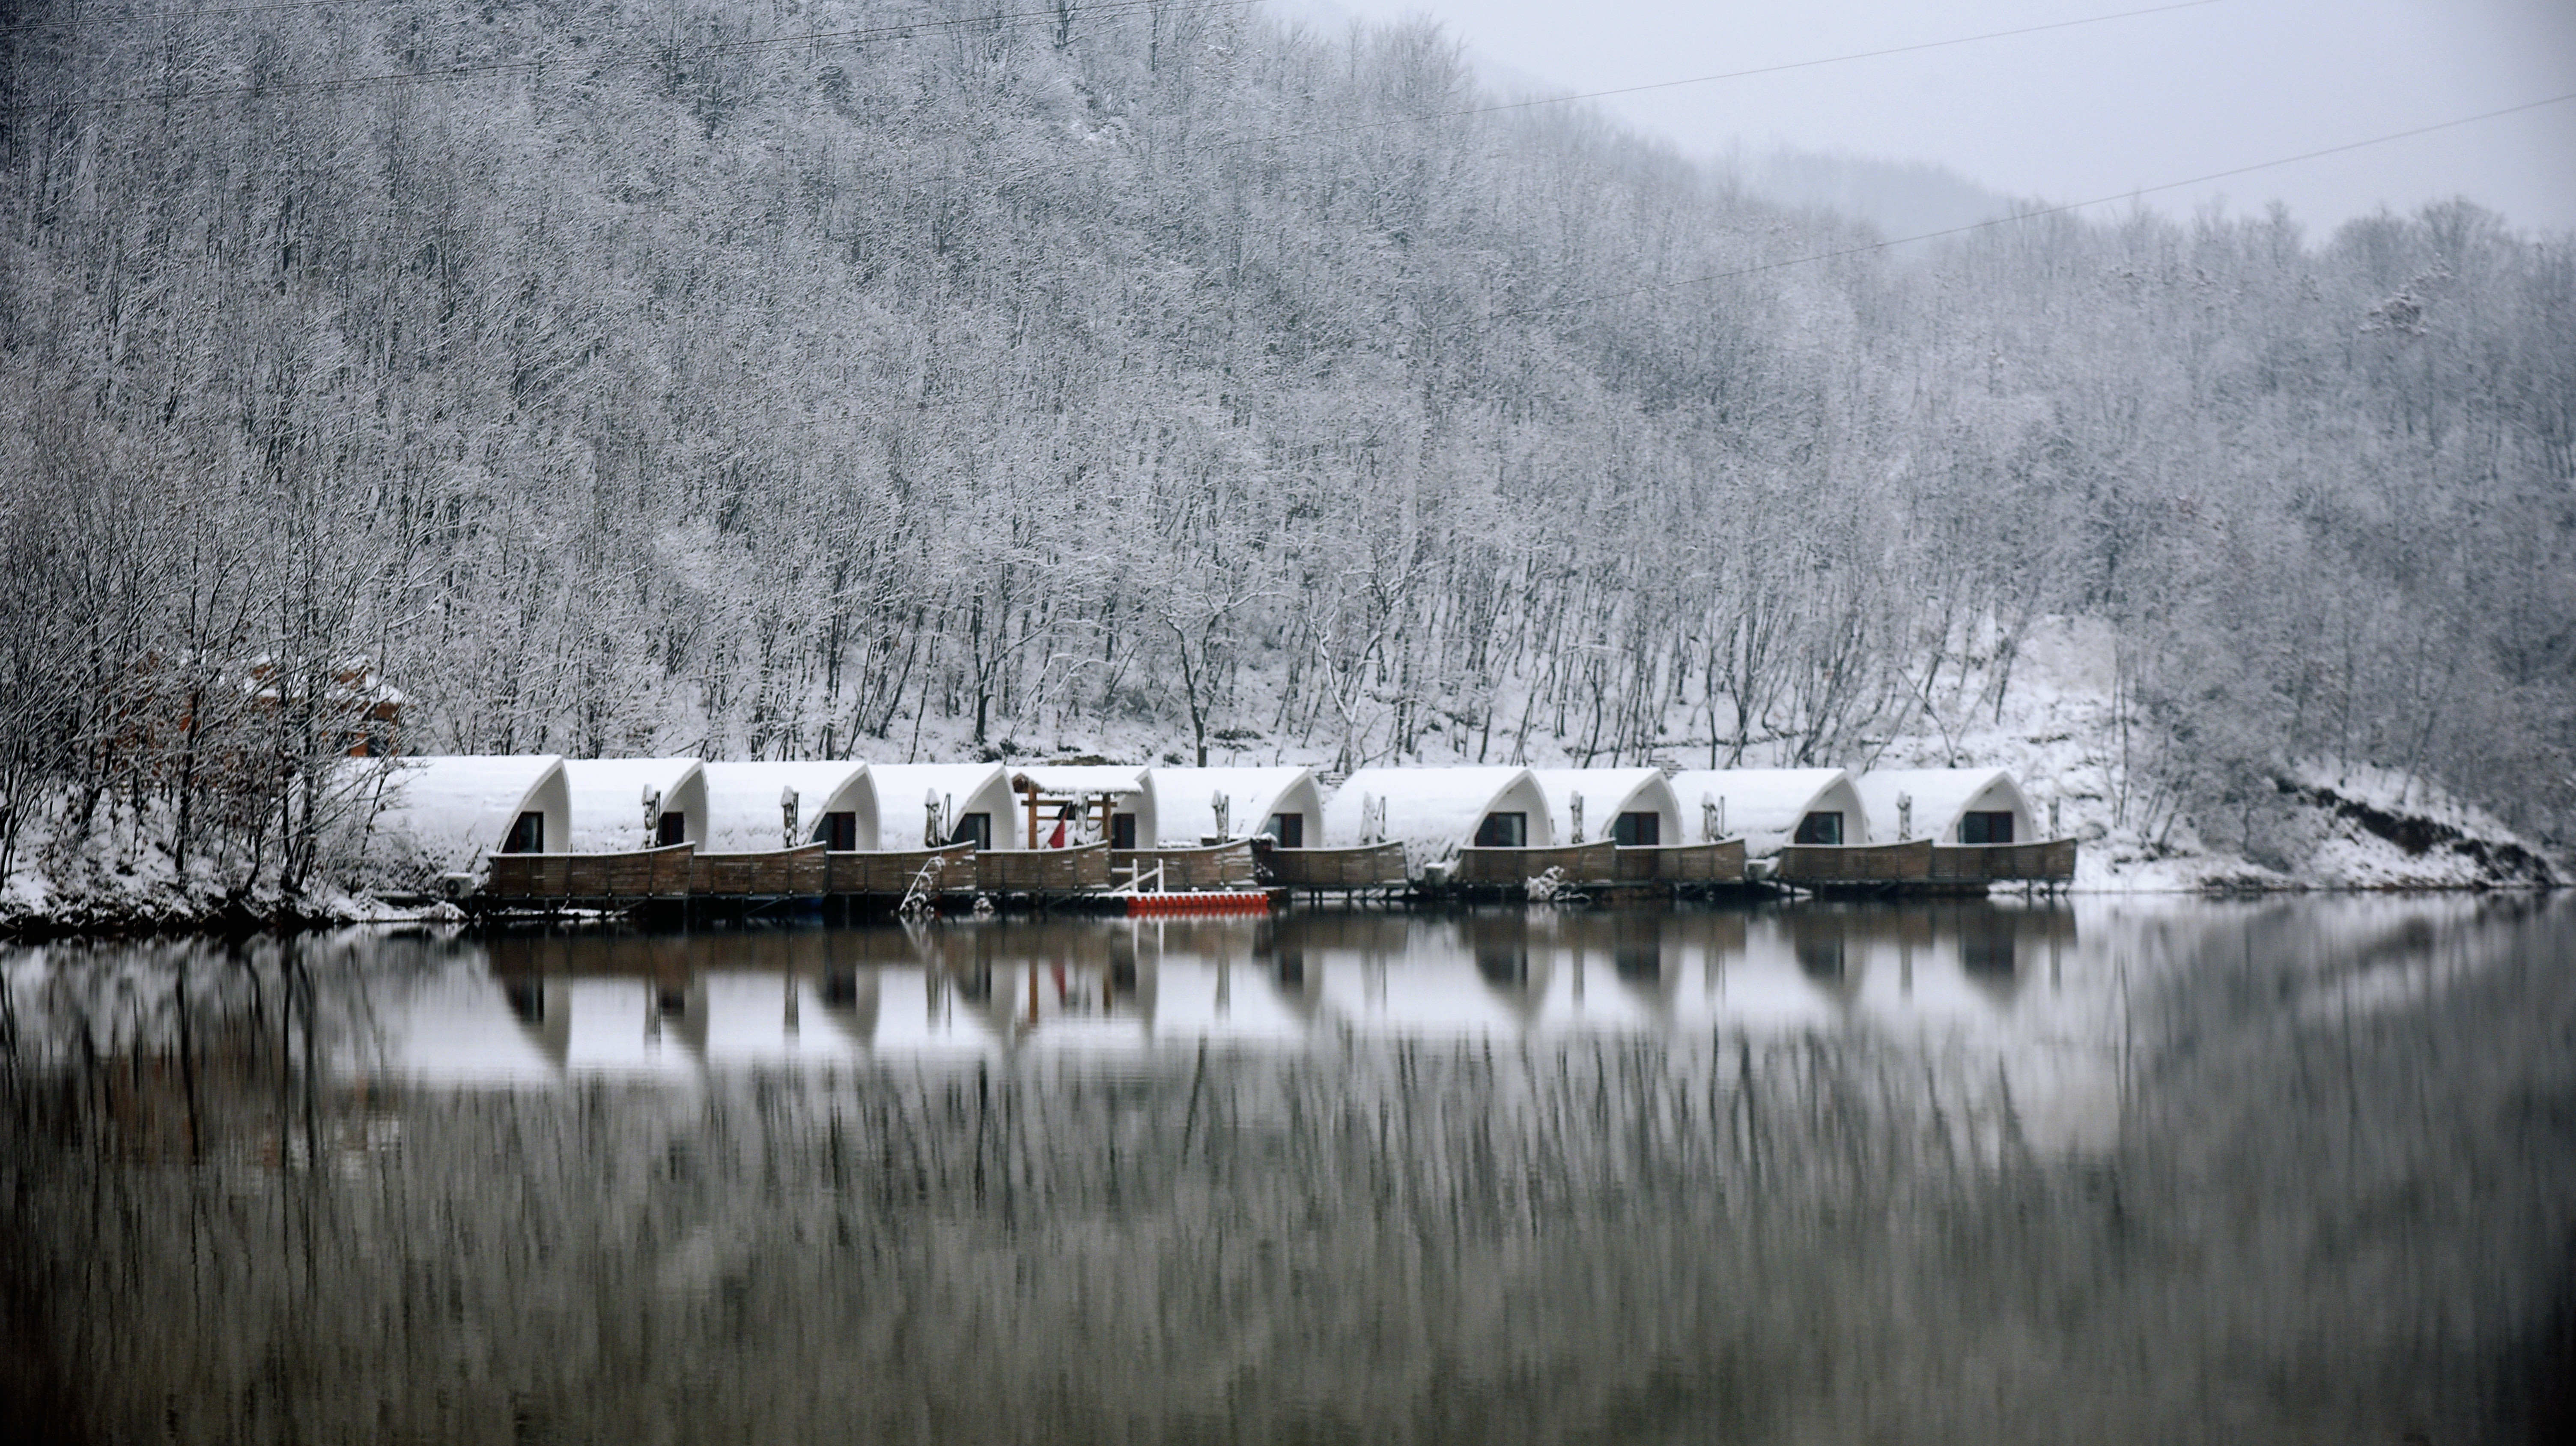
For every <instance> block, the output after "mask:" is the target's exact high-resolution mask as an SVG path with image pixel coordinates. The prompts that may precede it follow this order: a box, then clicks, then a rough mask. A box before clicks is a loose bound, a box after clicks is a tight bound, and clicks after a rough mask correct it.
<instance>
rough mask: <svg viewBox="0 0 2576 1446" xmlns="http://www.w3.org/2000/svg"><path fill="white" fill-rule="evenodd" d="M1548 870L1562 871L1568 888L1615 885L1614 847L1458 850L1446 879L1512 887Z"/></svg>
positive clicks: (1604, 843) (1608, 844) (1601, 844)
mask: <svg viewBox="0 0 2576 1446" xmlns="http://www.w3.org/2000/svg"><path fill="white" fill-rule="evenodd" d="M1549 869H1561V870H1563V871H1564V876H1565V881H1566V882H1567V883H1569V884H1610V883H1616V882H1618V879H1619V862H1618V847H1617V845H1615V844H1613V843H1611V842H1610V841H1609V840H1608V839H1603V840H1601V841H1600V842H1598V843H1587V844H1565V845H1561V846H1558V847H1553V848H1520V849H1472V848H1471V849H1460V850H1458V865H1457V867H1456V868H1454V869H1452V870H1451V871H1450V875H1449V876H1450V877H1451V878H1452V879H1454V880H1456V881H1457V882H1459V883H1462V884H1476V885H1480V886H1516V885H1520V884H1525V883H1528V882H1529V881H1530V880H1532V879H1534V878H1537V877H1538V876H1539V875H1541V874H1543V873H1546V872H1547V871H1548V870H1549Z"/></svg>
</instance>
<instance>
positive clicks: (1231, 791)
mask: <svg viewBox="0 0 2576 1446" xmlns="http://www.w3.org/2000/svg"><path fill="white" fill-rule="evenodd" d="M1148 776H1149V778H1150V780H1151V782H1152V783H1153V785H1154V811H1155V816H1156V818H1157V819H1158V821H1159V822H1160V823H1161V825H1162V831H1163V833H1164V834H1165V835H1167V836H1168V837H1167V839H1166V841H1167V842H1170V843H1174V844H1192V843H1196V842H1198V841H1199V840H1200V839H1201V838H1206V837H1213V836H1215V834H1216V833H1217V831H1218V830H1217V826H1216V798H1217V795H1218V794H1224V795H1225V799H1226V826H1225V830H1224V832H1225V836H1226V837H1228V838H1250V837H1251V836H1252V835H1254V834H1256V833H1259V832H1260V831H1261V829H1262V826H1263V825H1264V824H1266V823H1268V822H1269V821H1270V816H1271V815H1272V814H1275V813H1284V812H1288V811H1290V808H1291V807H1293V808H1295V809H1297V810H1299V811H1308V810H1311V811H1312V812H1313V814H1314V815H1315V817H1314V820H1313V822H1312V823H1311V824H1310V825H1309V827H1311V828H1313V829H1314V830H1315V831H1316V834H1317V836H1318V837H1320V836H1321V835H1322V832H1323V827H1324V818H1323V809H1324V800H1323V795H1322V794H1321V793H1320V792H1319V791H1317V789H1316V787H1315V770H1313V769H1311V768H1157V769H1154V770H1152V771H1151V773H1150V774H1149V775H1148ZM1283 805H1288V807H1283Z"/></svg>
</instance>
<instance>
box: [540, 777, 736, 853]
mask: <svg viewBox="0 0 2576 1446" xmlns="http://www.w3.org/2000/svg"><path fill="white" fill-rule="evenodd" d="M701 779H702V775H701V771H700V767H699V764H698V760H696V759H694V758H567V759H565V760H564V786H565V788H566V789H567V790H568V791H569V793H570V795H571V802H572V829H571V833H572V840H571V847H572V850H573V851H574V852H576V853H617V852H621V851H624V850H627V849H637V848H642V847H644V846H645V838H644V790H645V789H647V788H650V789H653V790H654V791H656V792H658V793H660V794H661V795H662V807H663V808H664V809H665V810H669V809H674V808H677V809H682V810H685V809H686V807H687V805H686V804H685V803H684V802H683V800H682V795H683V794H684V793H686V792H688V791H689V785H690V784H692V783H701ZM701 786H703V785H702V784H701ZM700 806H701V807H703V806H704V805H703V804H701V805H700ZM690 822H691V825H692V826H691V830H690V831H691V832H692V833H693V834H695V833H698V830H699V828H701V827H703V820H695V819H693V820H691V821H690ZM699 836H700V837H703V836H704V835H703V834H700V835H699ZM549 847H551V845H549Z"/></svg>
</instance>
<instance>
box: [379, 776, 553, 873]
mask: <svg viewBox="0 0 2576 1446" xmlns="http://www.w3.org/2000/svg"><path fill="white" fill-rule="evenodd" d="M350 767H351V768H352V769H362V770H364V771H365V773H366V774H367V775H368V776H366V777H364V778H362V779H361V780H360V783H359V786H360V787H361V788H363V789H365V790H367V793H366V794H365V795H362V797H364V798H365V799H366V801H367V802H368V804H369V805H370V806H371V812H372V817H371V819H370V821H369V823H368V825H367V845H366V855H367V857H368V859H369V860H370V861H381V863H382V865H383V867H385V868H386V869H388V870H391V871H392V872H394V873H396V874H406V875H417V876H426V875H434V874H462V873H472V872H473V871H475V870H476V869H479V868H481V867H482V865H483V861H484V860H485V859H487V858H489V857H490V856H492V855H493V854H510V853H517V854H534V853H544V852H545V851H546V850H548V849H561V848H563V847H565V841H566V840H567V839H569V838H570V837H571V836H572V803H571V797H570V795H569V794H568V792H567V791H566V789H565V786H564V762H563V759H561V758H560V757H557V756H556V755H554V754H551V753H541V754H534V755H509V754H425V755H416V756H413V757H409V758H395V759H389V760H387V761H385V762H383V763H381V764H380V763H376V762H374V761H369V762H366V763H355V764H351V765H350Z"/></svg>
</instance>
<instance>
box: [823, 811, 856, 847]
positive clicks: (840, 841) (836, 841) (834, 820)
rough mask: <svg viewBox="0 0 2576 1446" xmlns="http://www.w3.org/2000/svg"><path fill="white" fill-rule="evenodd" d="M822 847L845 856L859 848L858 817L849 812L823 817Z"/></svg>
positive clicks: (828, 814) (829, 814)
mask: <svg viewBox="0 0 2576 1446" xmlns="http://www.w3.org/2000/svg"><path fill="white" fill-rule="evenodd" d="M822 834H823V847H825V848H826V849H829V850H831V851H832V852H834V853H839V854H845V853H850V852H852V851H854V850H856V849H857V848H858V846H859V816H858V815H857V814H856V813H853V812H850V811H849V810H846V809H844V810H841V811H839V812H837V813H827V814H825V815H823V828H822Z"/></svg>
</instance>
